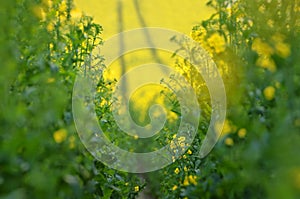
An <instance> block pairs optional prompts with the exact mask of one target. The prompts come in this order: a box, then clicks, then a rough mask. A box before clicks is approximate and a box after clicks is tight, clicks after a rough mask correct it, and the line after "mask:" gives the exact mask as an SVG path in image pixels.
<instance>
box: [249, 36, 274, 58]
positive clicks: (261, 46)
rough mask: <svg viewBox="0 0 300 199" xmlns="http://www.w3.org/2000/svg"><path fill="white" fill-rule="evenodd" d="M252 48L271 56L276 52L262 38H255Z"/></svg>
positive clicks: (261, 53) (258, 52) (260, 53)
mask: <svg viewBox="0 0 300 199" xmlns="http://www.w3.org/2000/svg"><path fill="white" fill-rule="evenodd" d="M252 50H253V51H255V52H257V54H259V55H265V56H270V55H272V54H274V49H273V48H272V47H271V46H269V44H267V43H266V42H264V41H262V40H261V39H260V38H256V39H254V41H253V43H252Z"/></svg>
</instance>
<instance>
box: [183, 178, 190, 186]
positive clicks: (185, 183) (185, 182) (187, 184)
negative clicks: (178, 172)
mask: <svg viewBox="0 0 300 199" xmlns="http://www.w3.org/2000/svg"><path fill="white" fill-rule="evenodd" d="M189 185H190V183H189V178H188V177H187V176H185V178H184V180H183V186H189Z"/></svg>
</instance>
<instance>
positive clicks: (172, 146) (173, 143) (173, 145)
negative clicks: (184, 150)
mask: <svg viewBox="0 0 300 199" xmlns="http://www.w3.org/2000/svg"><path fill="white" fill-rule="evenodd" d="M170 148H171V149H175V148H176V145H175V142H174V141H173V140H172V141H171V143H170Z"/></svg>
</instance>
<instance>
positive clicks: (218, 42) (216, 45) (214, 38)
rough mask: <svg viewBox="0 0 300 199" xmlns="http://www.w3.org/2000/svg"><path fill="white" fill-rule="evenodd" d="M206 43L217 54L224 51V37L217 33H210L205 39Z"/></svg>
mask: <svg viewBox="0 0 300 199" xmlns="http://www.w3.org/2000/svg"><path fill="white" fill-rule="evenodd" d="M207 43H208V45H209V46H210V47H211V48H212V49H214V50H215V52H216V53H217V54H219V53H222V52H224V51H225V49H226V42H225V39H224V37H222V36H221V35H220V34H219V33H214V34H212V35H211V36H210V37H209V38H208V39H207Z"/></svg>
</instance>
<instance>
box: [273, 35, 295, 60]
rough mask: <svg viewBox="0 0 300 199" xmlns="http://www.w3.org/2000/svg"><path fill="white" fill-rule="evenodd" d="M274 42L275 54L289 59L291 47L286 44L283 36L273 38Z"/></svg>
mask: <svg viewBox="0 0 300 199" xmlns="http://www.w3.org/2000/svg"><path fill="white" fill-rule="evenodd" d="M272 40H273V41H274V43H275V52H276V54H277V55H278V56H280V57H282V58H287V57H289V56H290V55H291V47H290V45H289V44H287V43H285V42H284V40H285V38H284V36H283V35H280V34H276V35H274V36H273V37H272Z"/></svg>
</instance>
